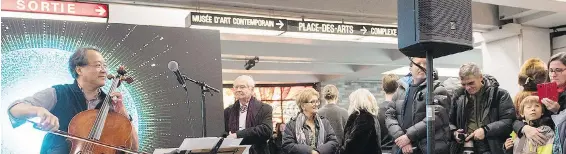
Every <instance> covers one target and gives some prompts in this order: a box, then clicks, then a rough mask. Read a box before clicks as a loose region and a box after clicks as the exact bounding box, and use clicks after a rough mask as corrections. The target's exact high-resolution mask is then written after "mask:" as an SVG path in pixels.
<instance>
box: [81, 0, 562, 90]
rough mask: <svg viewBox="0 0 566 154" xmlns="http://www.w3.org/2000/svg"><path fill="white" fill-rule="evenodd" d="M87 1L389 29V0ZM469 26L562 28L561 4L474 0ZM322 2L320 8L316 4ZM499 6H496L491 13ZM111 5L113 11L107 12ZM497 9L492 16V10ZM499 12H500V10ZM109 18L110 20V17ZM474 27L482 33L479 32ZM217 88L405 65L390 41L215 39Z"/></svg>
mask: <svg viewBox="0 0 566 154" xmlns="http://www.w3.org/2000/svg"><path fill="white" fill-rule="evenodd" d="M86 1H93V2H108V3H121V4H131V5H146V6H158V7H167V8H175V9H188V10H203V11H206V10H208V11H223V12H233V13H248V14H257V15H262V16H274V17H285V18H293V17H294V18H300V17H305V18H309V19H321V20H334V21H340V20H344V21H348V22H360V23H371V24H395V23H396V12H397V9H396V8H397V6H396V5H397V4H396V0H380V1H371V0H351V1H343V0H312V1H304V0H286V1H279V0H262V1H256V0H232V1H222V0H160V1H150V0H113V1H106V0H86ZM473 1H474V5H473V6H472V7H473V10H474V11H473V20H474V29H475V30H478V31H481V30H486V29H490V28H494V27H497V26H499V25H497V24H498V22H499V19H498V18H499V17H501V15H505V17H502V18H510V19H516V20H517V21H518V22H519V23H522V24H524V25H530V26H535V27H554V26H558V25H564V24H566V16H565V15H566V2H560V1H555V0H473ZM323 4H324V5H323ZM498 7H499V9H498ZM111 8H112V7H111ZM497 10H499V12H498V11H497ZM502 10H505V11H503V13H502ZM111 20H112V19H111ZM480 29H481V30H480ZM221 40H222V41H221V46H222V67H223V70H222V71H223V81H224V83H231V81H232V80H233V79H234V78H236V77H237V76H238V75H243V74H247V75H252V76H253V77H254V78H255V79H256V80H257V81H258V83H297V82H301V83H312V82H324V81H340V80H377V79H379V78H380V77H381V73H383V72H387V71H392V70H395V69H399V68H402V67H405V66H407V65H408V64H409V62H408V60H407V58H406V57H405V56H404V55H402V54H401V53H400V52H399V51H398V50H397V45H396V44H390V43H367V42H352V41H324V40H314V39H300V38H288V37H280V36H257V35H237V34H221ZM254 56H259V58H260V62H259V63H258V64H257V65H256V66H255V67H254V68H252V69H251V70H245V69H244V64H245V61H246V60H245V59H246V58H252V57H254ZM465 62H475V63H477V64H480V65H481V63H482V56H481V51H479V50H477V49H474V50H472V51H467V52H463V53H459V54H455V55H450V56H446V57H442V58H438V59H435V62H434V64H435V67H437V68H439V73H440V74H441V75H442V74H445V73H442V72H441V70H446V69H452V70H451V71H447V72H453V69H456V68H458V67H459V66H460V65H461V64H462V63H465Z"/></svg>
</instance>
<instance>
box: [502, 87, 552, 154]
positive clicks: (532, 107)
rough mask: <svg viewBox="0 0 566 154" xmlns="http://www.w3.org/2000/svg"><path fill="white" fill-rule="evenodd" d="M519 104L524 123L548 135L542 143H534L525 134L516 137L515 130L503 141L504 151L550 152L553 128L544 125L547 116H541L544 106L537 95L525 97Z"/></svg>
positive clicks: (523, 153) (526, 153) (518, 152)
mask: <svg viewBox="0 0 566 154" xmlns="http://www.w3.org/2000/svg"><path fill="white" fill-rule="evenodd" d="M518 106H519V114H520V115H521V117H520V118H521V119H522V120H523V122H525V124H526V125H529V126H532V127H536V128H538V129H540V130H542V132H541V133H542V134H543V135H545V136H547V137H548V140H547V141H546V143H545V144H544V145H536V143H535V142H533V141H530V140H529V139H527V137H526V136H522V137H521V138H517V137H516V136H517V135H516V134H515V132H513V133H512V134H511V138H508V139H507V141H505V145H504V148H505V151H506V153H514V154H552V144H553V141H554V130H553V128H551V127H550V126H547V125H544V123H545V122H546V121H548V120H551V119H550V118H548V117H542V115H543V114H544V110H545V109H546V108H544V107H543V105H542V104H541V103H540V101H539V97H538V96H527V97H525V98H524V99H523V100H522V101H521V103H520V104H519V105H518Z"/></svg>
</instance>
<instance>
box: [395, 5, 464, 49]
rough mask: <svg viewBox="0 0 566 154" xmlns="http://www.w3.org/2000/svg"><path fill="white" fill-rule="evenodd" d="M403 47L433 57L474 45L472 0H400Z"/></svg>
mask: <svg viewBox="0 0 566 154" xmlns="http://www.w3.org/2000/svg"><path fill="white" fill-rule="evenodd" d="M397 5H398V8H397V9H398V17H397V24H398V31H397V32H398V35H397V36H398V39H399V43H398V45H399V50H401V52H402V53H403V54H405V55H406V56H409V57H421V58H424V57H425V55H426V52H427V51H429V52H432V54H431V55H432V56H433V58H437V57H442V56H447V55H451V54H456V53H460V52H464V51H468V50H471V49H473V37H472V0H398V1H397Z"/></svg>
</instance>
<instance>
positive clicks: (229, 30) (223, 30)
mask: <svg viewBox="0 0 566 154" xmlns="http://www.w3.org/2000/svg"><path fill="white" fill-rule="evenodd" d="M189 28H194V29H210V30H218V31H220V33H229V34H248V35H268V36H277V35H279V34H281V33H283V31H274V30H260V29H246V28H229V27H215V26H201V25H191V26H190V27H189Z"/></svg>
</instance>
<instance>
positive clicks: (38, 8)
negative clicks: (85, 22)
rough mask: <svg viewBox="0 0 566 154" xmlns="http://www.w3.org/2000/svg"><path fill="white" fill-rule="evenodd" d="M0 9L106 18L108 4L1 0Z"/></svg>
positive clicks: (46, 0) (48, 0) (50, 0)
mask: <svg viewBox="0 0 566 154" xmlns="http://www.w3.org/2000/svg"><path fill="white" fill-rule="evenodd" d="M2 11H14V12H30V13H45V14H60V15H73V16H85V17H100V18H108V5H107V4H96V3H78V2H68V1H52V0H2Z"/></svg>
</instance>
